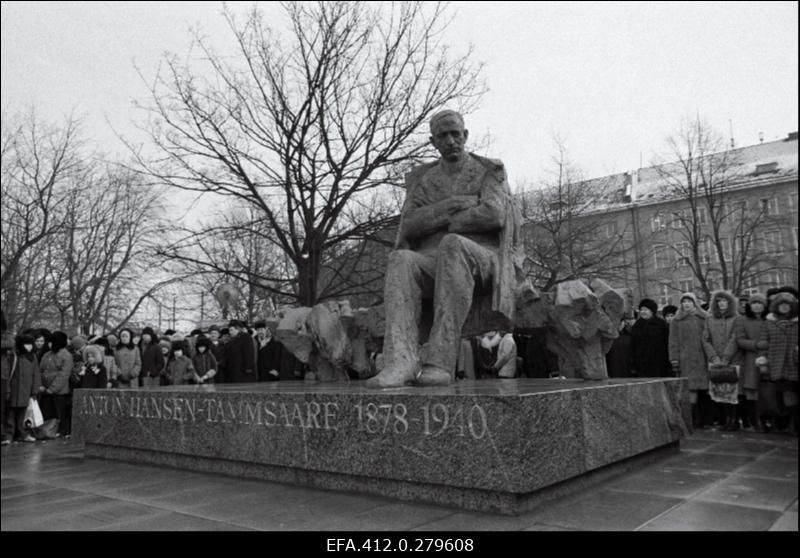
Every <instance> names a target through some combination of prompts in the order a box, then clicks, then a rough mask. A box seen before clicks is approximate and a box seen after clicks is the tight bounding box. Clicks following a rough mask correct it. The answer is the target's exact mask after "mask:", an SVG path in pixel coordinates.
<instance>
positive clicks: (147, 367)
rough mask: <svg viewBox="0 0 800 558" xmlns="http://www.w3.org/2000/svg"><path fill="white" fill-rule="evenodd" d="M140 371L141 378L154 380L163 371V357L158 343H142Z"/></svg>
mask: <svg viewBox="0 0 800 558" xmlns="http://www.w3.org/2000/svg"><path fill="white" fill-rule="evenodd" d="M141 351H142V370H141V373H140V375H141V376H150V377H151V378H154V377H156V376H160V375H161V372H162V371H163V370H164V355H163V353H162V352H161V346H160V345H159V344H158V343H149V344H147V345H145V344H144V343H142V348H141Z"/></svg>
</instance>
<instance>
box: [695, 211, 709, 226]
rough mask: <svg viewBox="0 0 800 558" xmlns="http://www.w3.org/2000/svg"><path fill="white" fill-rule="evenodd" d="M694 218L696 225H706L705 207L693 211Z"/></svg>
mask: <svg viewBox="0 0 800 558" xmlns="http://www.w3.org/2000/svg"><path fill="white" fill-rule="evenodd" d="M694 218H695V222H696V223H697V224H698V225H705V224H706V223H708V210H707V209H706V208H705V207H698V208H697V209H696V211H695V215H694Z"/></svg>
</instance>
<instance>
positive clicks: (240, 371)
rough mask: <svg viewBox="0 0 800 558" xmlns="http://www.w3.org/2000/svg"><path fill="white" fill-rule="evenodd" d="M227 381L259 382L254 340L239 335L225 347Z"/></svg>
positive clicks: (241, 334)
mask: <svg viewBox="0 0 800 558" xmlns="http://www.w3.org/2000/svg"><path fill="white" fill-rule="evenodd" d="M225 349H226V350H225V356H226V362H225V380H226V381H227V382H229V383H245V382H257V381H258V375H257V374H256V363H255V360H256V359H255V349H254V348H253V338H252V337H250V336H249V335H248V334H247V332H243V333H239V335H237V336H236V337H234V338H232V339H231V340H230V342H229V343H228V345H227V346H226V347H225Z"/></svg>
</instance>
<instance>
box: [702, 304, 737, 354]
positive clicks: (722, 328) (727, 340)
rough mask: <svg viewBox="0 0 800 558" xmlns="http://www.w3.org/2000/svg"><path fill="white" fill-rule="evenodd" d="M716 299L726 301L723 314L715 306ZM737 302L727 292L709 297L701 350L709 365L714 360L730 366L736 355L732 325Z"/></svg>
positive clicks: (735, 315)
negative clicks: (726, 305)
mask: <svg viewBox="0 0 800 558" xmlns="http://www.w3.org/2000/svg"><path fill="white" fill-rule="evenodd" d="M718 298H726V299H727V300H728V308H727V310H725V312H720V311H719V309H718V308H717V305H716V300H717V299H718ZM737 307H738V301H737V300H736V297H734V296H733V295H732V294H731V293H729V292H728V291H715V292H714V293H713V294H712V295H711V303H710V304H709V306H708V309H709V316H708V318H707V319H706V326H705V328H704V330H703V350H705V353H706V360H707V361H708V362H709V363H711V362H712V361H713V360H714V359H715V358H718V359H720V360H721V361H723V362H724V363H728V364H730V363H731V362H732V361H733V357H734V355H735V354H736V335H735V334H734V331H733V325H734V322H735V321H736V317H737V316H738V315H739V313H738V311H737Z"/></svg>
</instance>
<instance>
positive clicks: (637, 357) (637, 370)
mask: <svg viewBox="0 0 800 558" xmlns="http://www.w3.org/2000/svg"><path fill="white" fill-rule="evenodd" d="M657 312H658V304H657V303H656V301H655V300H652V299H650V298H645V299H642V301H641V302H640V303H639V319H638V320H636V323H634V324H633V327H632V328H631V350H632V351H633V370H631V375H633V376H640V377H663V376H672V368H671V367H670V364H669V349H668V343H669V326H668V325H667V322H666V321H664V319H663V318H660V317H658V316H657V315H656V313H657Z"/></svg>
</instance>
